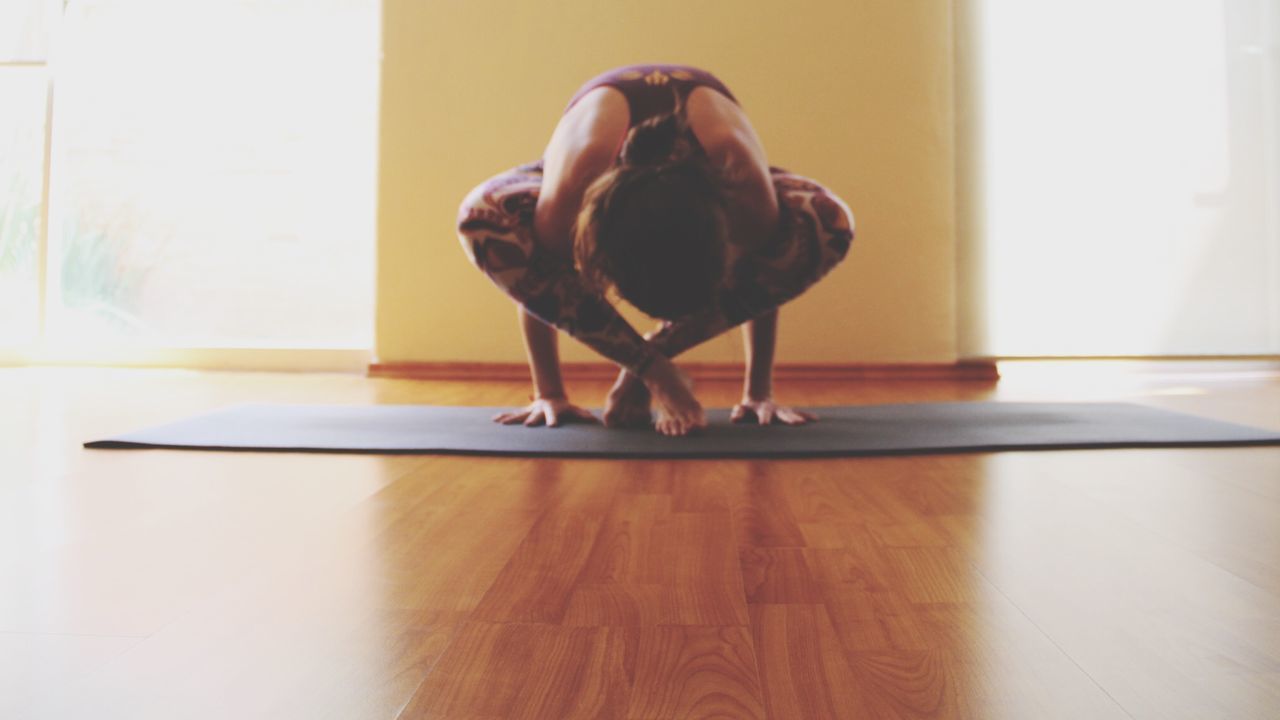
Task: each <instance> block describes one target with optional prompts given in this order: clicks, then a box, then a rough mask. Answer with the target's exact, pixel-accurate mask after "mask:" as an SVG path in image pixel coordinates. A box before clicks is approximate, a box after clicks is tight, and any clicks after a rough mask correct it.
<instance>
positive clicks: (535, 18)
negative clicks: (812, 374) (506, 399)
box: [376, 0, 955, 362]
mask: <svg viewBox="0 0 1280 720" xmlns="http://www.w3.org/2000/svg"><path fill="white" fill-rule="evenodd" d="M951 8H952V2H951V0H807V1H796V2H785V3H784V2H761V1H757V2H743V0H708V1H695V2H689V1H687V0H685V1H684V2H675V1H673V0H647V1H645V2H622V1H621V0H562V1H557V2H529V0H522V1H521V0H506V1H501V0H490V1H488V2H476V1H475V0H430V1H428V0H384V10H383V13H384V20H383V23H384V36H383V44H384V52H385V59H384V64H383V72H382V121H381V122H382V125H381V150H380V158H381V168H380V171H379V172H380V176H379V181H380V188H379V210H378V224H379V229H378V237H379V258H378V321H377V348H376V352H377V355H378V359H379V360H380V361H382V362H408V361H468V360H481V361H506V362H513V361H520V360H523V357H524V356H523V349H522V346H521V343H520V338H519V335H518V333H517V328H516V323H515V311H514V305H513V304H512V302H511V301H510V300H509V299H508V298H507V297H506V296H505V295H503V294H501V293H500V292H499V291H498V290H497V289H496V288H495V287H494V286H492V285H491V284H490V283H489V281H488V279H487V278H485V277H484V276H483V275H481V274H480V273H479V272H478V271H477V270H475V269H474V268H473V267H472V266H471V265H470V264H469V263H468V262H467V260H466V257H465V256H464V255H463V253H462V250H461V247H460V246H459V244H458V241H457V238H456V236H455V234H454V229H453V226H454V219H455V214H456V212H457V207H458V203H459V202H460V201H461V199H462V197H463V195H465V194H466V192H467V191H468V190H469V189H470V188H471V187H473V186H474V185H476V184H478V183H479V182H480V181H482V180H484V179H485V178H486V177H488V176H490V175H493V174H495V173H496V172H498V171H500V170H503V169H505V168H508V167H511V166H513V165H515V164H518V163H520V162H524V161H527V160H532V159H535V158H537V157H538V156H539V155H540V154H541V152H542V148H543V147H544V146H545V144H546V140H547V138H548V137H549V136H550V134H551V131H552V129H553V128H554V127H555V124H556V121H557V119H558V118H559V116H560V113H561V111H562V110H563V108H564V105H565V102H566V101H567V100H568V98H569V97H570V96H571V95H572V94H573V92H574V90H576V89H577V87H578V86H579V85H580V84H581V83H582V82H584V81H585V80H587V79H589V78H591V77H592V76H594V75H596V74H598V73H600V72H602V71H604V70H606V69H609V68H611V67H614V66H618V65H624V64H630V63H639V62H674V63H684V64H690V65H696V66H700V67H704V68H707V69H709V70H711V71H712V72H713V73H715V74H716V75H717V76H719V77H720V79H721V80H723V81H724V82H725V84H726V85H728V86H729V88H730V89H731V90H733V92H734V94H735V95H736V96H737V97H738V100H739V101H740V102H741V103H742V105H743V107H744V108H745V109H746V111H747V114H748V115H749V116H750V117H751V119H752V122H753V123H754V125H755V127H756V129H757V131H758V132H759V134H760V136H761V138H762V139H763V141H764V145H765V150H766V151H767V153H768V155H769V159H770V162H772V163H773V164H775V165H779V166H781V167H785V168H787V169H789V170H791V171H793V172H797V173H800V174H803V175H808V176H811V177H813V178H815V179H817V180H819V181H821V182H823V183H824V184H826V185H827V186H828V187H830V188H832V189H833V190H834V191H835V192H836V193H837V194H839V195H840V196H841V197H843V198H844V199H845V200H846V201H847V202H848V203H849V205H850V207H851V208H852V209H853V211H854V215H855V216H856V217H857V226H858V227H857V231H858V232H857V239H856V240H855V241H854V245H853V249H852V250H851V251H850V255H849V257H848V258H847V259H846V260H845V262H844V263H843V264H842V265H841V266H840V267H838V268H837V269H836V270H835V271H834V272H833V273H832V274H831V275H830V276H828V277H827V278H826V279H825V280H824V281H823V282H822V283H821V284H819V285H818V286H816V287H815V288H813V289H812V290H810V291H809V292H808V293H807V294H806V295H805V296H803V297H801V298H799V299H798V300H796V301H794V302H793V303H791V304H790V305H788V306H787V307H786V308H785V309H784V311H783V313H782V324H781V340H780V347H779V352H778V359H779V362H949V361H952V360H954V359H955V287H954V284H955V217H954V215H955V213H954V196H955V180H954V177H955V173H954V162H955V160H954V155H955V150H954V131H953V116H954V110H953V77H952V75H953V73H952V70H953V61H952V33H951V21H952V18H951V13H952V10H951ZM629 317H632V318H635V317H636V316H635V315H634V314H630V315H629ZM561 347H562V354H563V355H564V358H565V359H566V360H596V359H599V358H597V357H596V356H594V355H593V354H592V353H591V352H590V351H588V350H587V349H586V348H584V347H582V346H580V345H578V344H577V343H576V342H575V341H573V340H571V339H568V338H565V341H564V342H562V344H561ZM739 348H740V343H739V340H738V337H737V334H736V333H733V334H732V335H731V336H726V337H723V338H720V339H718V340H716V341H713V342H712V343H709V344H708V345H706V346H704V347H702V348H699V349H698V350H695V351H693V352H691V353H689V354H688V355H687V356H686V357H687V358H688V359H690V360H701V361H732V360H737V359H739V358H740V349H739Z"/></svg>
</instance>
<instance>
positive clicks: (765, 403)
mask: <svg viewBox="0 0 1280 720" xmlns="http://www.w3.org/2000/svg"><path fill="white" fill-rule="evenodd" d="M752 418H754V419H756V420H757V421H759V422H760V424H761V425H769V424H772V423H775V422H780V423H782V424H784V425H804V424H805V423H811V422H815V421H817V419H818V416H817V415H814V414H813V413H811V412H805V411H804V410H795V409H792V408H789V407H787V406H785V405H779V404H778V403H776V402H774V401H773V398H765V399H764V400H754V399H752V398H743V399H742V402H740V403H738V404H737V405H734V406H733V412H732V413H730V414H729V419H730V420H732V421H733V422H736V423H740V422H751V421H752Z"/></svg>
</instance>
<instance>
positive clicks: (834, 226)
mask: <svg viewBox="0 0 1280 720" xmlns="http://www.w3.org/2000/svg"><path fill="white" fill-rule="evenodd" d="M770 172H771V174H772V176H773V185H774V188H775V189H776V190H777V193H778V207H779V212H780V218H779V219H780V222H779V231H778V233H777V234H776V235H775V237H774V238H773V239H772V240H771V241H770V242H769V243H768V244H767V245H766V246H765V247H763V248H761V249H760V250H759V251H757V252H755V253H751V254H742V255H740V256H739V257H737V258H736V259H735V260H734V261H733V262H732V264H731V269H730V273H729V277H728V279H727V281H726V283H725V287H724V289H723V290H722V291H721V293H720V296H719V298H718V301H717V302H716V303H714V304H713V305H712V306H711V307H707V308H705V309H704V310H702V311H701V312H699V313H696V314H694V315H692V316H690V317H687V318H683V319H681V320H679V321H676V322H673V323H666V324H664V326H663V327H662V329H661V330H659V331H658V332H656V333H654V334H652V335H650V336H649V337H648V340H647V341H646V339H645V338H643V337H641V336H640V335H639V333H637V332H636V331H635V329H633V328H632V327H631V325H630V324H628V323H627V321H626V320H624V319H623V318H622V316H621V315H619V314H618V312H617V311H616V310H615V309H614V308H613V306H612V305H610V304H609V303H608V301H607V300H605V299H604V298H603V297H601V296H600V295H599V294H595V293H592V292H589V291H588V290H586V289H585V288H584V287H583V284H582V279H581V277H580V276H579V275H578V272H577V270H575V269H574V266H573V262H572V260H570V259H567V258H562V257H560V256H557V255H553V254H552V253H549V252H547V251H545V250H543V249H542V248H540V247H539V246H538V244H537V243H536V242H534V231H533V214H534V208H535V207H536V205H537V202H538V191H539V190H540V189H541V187H542V163H541V162H535V163H530V164H527V165H521V166H519V167H516V168H513V169H511V170H508V171H506V172H504V173H501V174H499V175H497V176H495V177H493V178H490V179H489V180H486V181H485V182H483V183H481V184H480V185H479V186H478V187H477V188H475V189H474V190H472V191H471V192H470V193H469V194H468V195H467V197H466V199H465V200H463V202H462V207H461V208H460V210H459V213H458V235H459V239H460V240H461V241H462V247H463V250H465V251H466V253H467V257H469V258H470V259H471V262H472V263H474V264H475V266H476V267H478V268H480V270H481V271H483V272H484V273H485V274H486V275H488V276H489V279H490V280H492V281H493V282H494V283H495V284H496V285H497V286H498V287H499V288H501V289H502V290H503V292H505V293H507V294H508V295H510V296H511V297H512V298H513V299H515V301H516V302H518V303H520V304H521V305H522V306H524V308H525V309H526V310H528V311H529V313H531V314H532V315H534V316H535V317H537V318H539V319H540V320H542V321H543V322H545V323H547V324H549V325H554V326H555V327H557V328H559V329H561V330H563V331H565V332H567V333H569V334H570V335H572V336H573V337H575V338H577V339H578V340H579V341H581V342H582V343H584V344H585V345H587V346H588V347H590V348H592V349H594V350H595V351H596V352H598V353H600V354H601V355H603V356H605V357H606V358H608V359H610V360H612V361H614V362H616V363H617V364H619V365H621V366H623V367H625V368H627V369H629V370H632V371H638V370H639V369H641V368H643V367H644V366H645V365H646V364H647V363H648V360H649V359H650V358H651V357H652V354H653V353H655V352H660V353H662V354H664V355H666V356H668V357H674V356H676V355H678V354H679V353H681V352H684V351H685V350H687V349H689V348H691V347H693V346H694V345H697V344H699V343H701V342H703V341H704V340H708V339H710V338H712V337H715V336H716V335H719V334H720V333H722V332H724V331H726V330H728V329H730V328H732V327H734V326H736V325H738V324H740V323H743V322H745V321H747V320H750V319H752V318H754V317H758V316H760V315H763V314H765V313H767V312H769V311H771V310H773V309H775V308H777V307H779V306H780V305H782V304H783V303H785V302H787V301H788V300H791V299H793V298H795V297H797V296H798V295H800V294H801V293H802V292H804V291H805V290H807V289H808V288H809V287H810V286H812V285H813V284H814V283H816V282H817V281H818V280H819V279H821V278H822V277H823V276H824V275H826V274H827V273H828V272H829V271H830V270H831V268H833V267H835V266H836V264H837V263H839V262H840V261H841V260H842V259H844V256H845V255H846V254H847V253H848V251H849V244H850V243H851V242H852V241H853V227H854V224H853V214H852V213H850V212H849V208H848V206H846V205H845V204H844V201H842V200H841V199H840V198H838V197H836V196H835V195H834V194H833V193H832V192H831V191H829V190H827V189H826V188H824V187H822V186H821V185H819V184H818V183H816V182H814V181H813V180H809V179H807V178H803V177H800V176H799V175H793V174H791V173H789V172H786V171H785V170H781V169H779V168H770Z"/></svg>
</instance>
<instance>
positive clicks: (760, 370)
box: [729, 308, 818, 425]
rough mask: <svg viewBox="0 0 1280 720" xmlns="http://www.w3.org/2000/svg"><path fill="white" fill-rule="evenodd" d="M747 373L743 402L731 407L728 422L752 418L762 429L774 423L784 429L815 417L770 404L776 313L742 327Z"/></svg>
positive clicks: (743, 389)
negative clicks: (779, 423) (783, 426)
mask: <svg viewBox="0 0 1280 720" xmlns="http://www.w3.org/2000/svg"><path fill="white" fill-rule="evenodd" d="M742 340H743V347H744V348H745V350H746V355H747V357H746V360H747V373H746V377H745V378H744V380H743V387H742V402H740V403H738V404H737V405H735V406H734V407H733V411H732V412H731V413H730V414H729V419H730V420H731V421H733V422H742V421H747V420H750V419H751V416H754V417H755V419H756V420H758V421H759V422H760V424H761V425H768V424H770V423H772V422H774V421H775V420H777V421H779V422H782V423H784V424H786V425H803V424H805V423H808V422H813V421H814V420H817V419H818V416H817V415H814V414H813V413H810V412H805V411H804V410H795V409H792V408H789V407H786V406H783V405H779V404H777V403H776V402H774V400H773V354H774V349H775V348H776V346H777V342H778V309H777V308H774V309H773V310H770V311H769V312H767V313H765V314H763V315H759V316H757V317H756V318H755V319H753V320H749V321H747V323H746V324H745V325H743V326H742Z"/></svg>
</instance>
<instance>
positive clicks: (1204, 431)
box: [85, 402, 1280, 458]
mask: <svg viewBox="0 0 1280 720" xmlns="http://www.w3.org/2000/svg"><path fill="white" fill-rule="evenodd" d="M503 409H509V408H490V407H442V406H424V405H366V406H360V405H261V404H253V405H238V406H234V407H230V408H227V409H224V410H219V411H217V412H213V413H210V414H208V415H201V416H199V417H194V418H191V419H187V420H181V421H179V422H175V423H172V424H169V425H161V426H159V427H154V428H150V429H145V430H139V431H137V432H130V433H125V434H123V435H118V436H116V437H112V438H108V439H105V440H99V441H95V442H90V443H86V444H85V447H90V448H138V447H163V448H183V449H197V450H276V451H311V452H317V451H318V452H363V453H468V454H482V455H553V456H585V457H605V456H607V457H747V458H750V457H760V458H784V457H817V456H826V457H830V456H852V455H894V454H913V453H934V452H968V451H995V450H1049V449H1069V448H1119V447H1168V446H1183V445H1186V446H1208V445H1274V444H1280V432H1274V431H1270V430H1264V429H1261V428H1254V427H1247V426H1243V425H1235V424H1232V423H1225V422H1220V421H1216V420H1209V419H1205V418H1200V417H1196V416H1192V415H1184V414H1181V413H1175V412H1169V411H1165V410H1158V409H1155V408H1150V407H1145V406H1142V405H1134V404H1128V403H1016V402H957V403H914V404H900V405H869V406H850V407H821V408H810V409H812V410H813V411H815V412H817V413H818V414H819V415H820V416H821V420H820V421H819V422H817V423H813V424H810V425H804V426H798V427H787V426H782V425H774V426H768V427H762V426H760V425H758V424H755V425H746V424H742V425H735V424H731V423H730V422H729V419H728V414H729V413H728V410H724V409H720V410H710V411H708V417H709V419H710V421H711V426H710V427H709V428H708V429H706V430H705V431H702V432H700V433H698V434H696V435H691V436H686V437H678V438H670V437H663V436H661V435H658V434H657V433H656V432H654V431H653V430H650V429H627V430H611V429H606V428H603V427H600V426H598V425H585V424H572V425H565V426H562V427H558V428H526V427H524V426H523V425H499V424H497V423H494V422H492V421H491V420H490V418H491V417H492V416H493V414H494V413H496V412H499V411H500V410H503Z"/></svg>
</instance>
